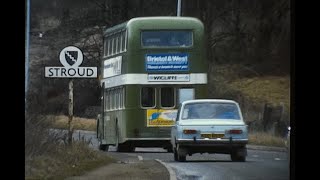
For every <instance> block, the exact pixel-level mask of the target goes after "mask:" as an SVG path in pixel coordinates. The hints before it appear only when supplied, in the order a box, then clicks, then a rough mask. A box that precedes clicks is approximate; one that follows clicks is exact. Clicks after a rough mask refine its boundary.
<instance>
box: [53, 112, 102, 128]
mask: <svg viewBox="0 0 320 180" xmlns="http://www.w3.org/2000/svg"><path fill="white" fill-rule="evenodd" d="M47 117H48V118H52V116H51V115H50V116H47ZM68 120H69V119H68V116H64V115H59V116H54V123H53V127H54V128H57V129H68ZM72 125H73V128H74V129H75V130H87V131H96V127H97V120H96V119H86V118H80V117H73V119H72Z"/></svg>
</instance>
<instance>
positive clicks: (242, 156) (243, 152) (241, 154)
mask: <svg viewBox="0 0 320 180" xmlns="http://www.w3.org/2000/svg"><path fill="white" fill-rule="evenodd" d="M230 155H231V160H232V161H236V162H245V161H246V156H247V149H246V148H241V149H237V150H234V151H232V152H231V154H230Z"/></svg>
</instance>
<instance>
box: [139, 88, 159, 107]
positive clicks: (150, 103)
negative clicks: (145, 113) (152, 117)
mask: <svg viewBox="0 0 320 180" xmlns="http://www.w3.org/2000/svg"><path fill="white" fill-rule="evenodd" d="M155 104H156V103H155V90H154V88H152V87H143V88H141V106H142V107H155Z"/></svg>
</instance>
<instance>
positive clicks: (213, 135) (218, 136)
mask: <svg viewBox="0 0 320 180" xmlns="http://www.w3.org/2000/svg"><path fill="white" fill-rule="evenodd" d="M223 136H224V134H209V133H207V134H201V137H202V138H209V139H215V138H222V137H223Z"/></svg>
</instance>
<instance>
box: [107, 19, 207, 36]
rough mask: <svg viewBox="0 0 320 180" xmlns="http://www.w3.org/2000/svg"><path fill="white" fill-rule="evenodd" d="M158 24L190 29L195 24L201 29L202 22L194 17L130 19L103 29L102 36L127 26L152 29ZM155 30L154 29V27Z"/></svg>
mask: <svg viewBox="0 0 320 180" xmlns="http://www.w3.org/2000/svg"><path fill="white" fill-rule="evenodd" d="M159 22H168V23H170V24H172V23H174V24H177V25H181V24H187V25H188V27H190V28H191V27H192V26H190V24H195V26H198V27H199V26H200V27H202V28H203V24H202V22H201V21H200V20H199V19H197V18H194V17H181V16H151V17H136V18H132V19H130V20H128V21H126V22H123V23H121V24H118V25H115V26H112V27H110V28H107V29H105V31H104V35H106V34H113V33H115V32H118V31H121V30H123V29H126V28H127V27H129V26H135V25H138V24H140V25H141V24H143V25H144V26H143V27H144V28H148V25H149V28H150V29H151V28H153V27H155V24H158V23H159ZM155 28H156V27H155Z"/></svg>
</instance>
